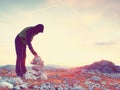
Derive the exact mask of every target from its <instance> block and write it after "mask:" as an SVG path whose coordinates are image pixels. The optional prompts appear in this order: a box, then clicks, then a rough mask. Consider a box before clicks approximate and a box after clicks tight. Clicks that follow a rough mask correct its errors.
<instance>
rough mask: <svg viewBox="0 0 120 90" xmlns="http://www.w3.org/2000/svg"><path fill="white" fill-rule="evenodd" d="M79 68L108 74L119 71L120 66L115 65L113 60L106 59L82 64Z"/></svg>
mask: <svg viewBox="0 0 120 90" xmlns="http://www.w3.org/2000/svg"><path fill="white" fill-rule="evenodd" d="M80 69H84V70H87V71H95V70H97V71H100V72H102V73H109V74H113V73H120V66H117V65H115V64H114V63H113V62H111V61H108V60H101V61H98V62H94V63H93V64H91V65H86V66H83V67H82V68H80Z"/></svg>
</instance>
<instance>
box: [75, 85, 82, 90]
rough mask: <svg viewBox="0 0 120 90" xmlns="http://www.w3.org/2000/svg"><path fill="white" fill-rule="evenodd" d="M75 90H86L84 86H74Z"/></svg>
mask: <svg viewBox="0 0 120 90" xmlns="http://www.w3.org/2000/svg"><path fill="white" fill-rule="evenodd" d="M73 90H84V88H83V87H82V86H76V85H75V86H74V87H73Z"/></svg>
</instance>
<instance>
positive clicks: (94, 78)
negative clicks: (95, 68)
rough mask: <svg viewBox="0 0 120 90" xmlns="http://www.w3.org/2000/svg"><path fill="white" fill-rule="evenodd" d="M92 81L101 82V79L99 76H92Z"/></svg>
mask: <svg viewBox="0 0 120 90" xmlns="http://www.w3.org/2000/svg"><path fill="white" fill-rule="evenodd" d="M91 80H93V81H100V80H101V78H100V77H98V76H92V77H91Z"/></svg>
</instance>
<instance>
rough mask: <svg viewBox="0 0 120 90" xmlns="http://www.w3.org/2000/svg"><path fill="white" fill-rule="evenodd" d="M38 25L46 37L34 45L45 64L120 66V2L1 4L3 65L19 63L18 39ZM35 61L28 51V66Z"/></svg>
mask: <svg viewBox="0 0 120 90" xmlns="http://www.w3.org/2000/svg"><path fill="white" fill-rule="evenodd" d="M38 23H42V24H44V26H45V29H44V33H43V34H38V35H37V36H35V37H34V40H33V41H32V44H33V47H34V49H35V50H36V51H37V52H38V54H39V55H40V56H41V58H42V59H43V60H44V63H45V64H56V65H62V66H72V67H74V66H83V65H88V64H91V63H93V62H94V61H99V60H102V59H104V60H110V61H113V62H114V63H115V64H117V65H120V0H0V28H1V33H0V41H1V44H0V45H1V46H0V51H1V54H0V64H1V65H6V64H15V63H16V53H15V46H14V39H15V37H16V35H17V34H18V33H19V32H20V31H21V30H22V29H24V28H25V27H27V26H34V25H36V24H38ZM32 59H33V55H32V54H31V52H30V51H29V49H28V48H27V58H26V65H29V63H30V61H31V60H32Z"/></svg>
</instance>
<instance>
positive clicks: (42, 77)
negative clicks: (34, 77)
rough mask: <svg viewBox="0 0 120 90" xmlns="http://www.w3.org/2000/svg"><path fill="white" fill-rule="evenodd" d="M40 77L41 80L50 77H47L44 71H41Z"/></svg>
mask: <svg viewBox="0 0 120 90" xmlns="http://www.w3.org/2000/svg"><path fill="white" fill-rule="evenodd" d="M40 79H41V80H47V79H48V77H47V75H46V74H45V73H44V72H41V75H40Z"/></svg>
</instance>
